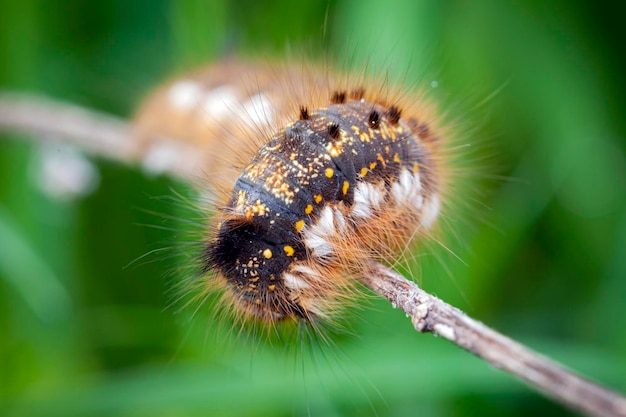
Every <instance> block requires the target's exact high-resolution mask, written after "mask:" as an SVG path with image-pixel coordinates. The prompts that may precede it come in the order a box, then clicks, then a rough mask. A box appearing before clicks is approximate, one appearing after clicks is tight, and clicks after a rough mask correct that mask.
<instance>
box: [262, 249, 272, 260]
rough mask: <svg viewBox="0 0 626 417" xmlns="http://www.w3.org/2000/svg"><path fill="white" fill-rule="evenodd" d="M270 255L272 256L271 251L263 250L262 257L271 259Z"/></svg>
mask: <svg viewBox="0 0 626 417" xmlns="http://www.w3.org/2000/svg"><path fill="white" fill-rule="evenodd" d="M272 255H273V254H272V251H271V250H269V249H265V250H264V251H263V256H264V257H265V258H266V259H271V258H272Z"/></svg>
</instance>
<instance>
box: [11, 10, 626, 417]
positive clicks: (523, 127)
mask: <svg viewBox="0 0 626 417" xmlns="http://www.w3.org/2000/svg"><path fill="white" fill-rule="evenodd" d="M620 15H621V16H623V13H620V12H619V11H617V10H613V9H611V8H605V7H598V6H596V5H595V3H592V2H584V1H578V2H566V1H556V2H545V3H543V2H530V1H526V2H505V1H500V0H485V1H481V2H464V1H447V2H443V1H402V0H393V1H391V2H387V3H383V2H372V1H356V0H343V1H342V0H330V1H327V2H300V3H296V2H288V1H277V2H266V3H263V2H251V1H250V2H247V1H244V0H234V1H231V2H227V1H218V0H214V1H200V0H183V1H172V2H166V1H164V0H160V1H135V2H126V1H121V0H108V1H90V2H81V1H72V0H57V1H55V2H47V1H43V0H24V1H20V2H8V1H6V2H3V3H2V5H1V6H0V62H2V65H0V85H1V86H2V88H3V89H15V90H20V91H31V92H35V93H37V94H41V95H47V96H53V97H58V98H61V99H64V100H68V101H73V102H76V103H79V104H83V105H85V106H89V107H93V108H97V109H101V110H105V111H109V112H113V113H115V114H119V115H122V116H125V117H126V116H130V115H131V114H132V109H133V108H135V106H136V105H137V103H138V102H139V101H140V100H141V98H142V97H143V96H144V94H145V93H146V92H147V91H149V88H150V87H151V86H153V85H155V84H156V83H157V82H159V81H160V80H162V79H163V78H164V77H167V76H169V75H171V74H173V73H175V72H176V71H180V70H181V69H185V68H189V67H190V66H192V65H194V64H198V63H201V62H205V61H209V60H215V59H219V57H222V56H225V55H227V54H229V53H231V52H233V51H235V52H245V53H248V54H255V55H260V56H262V57H263V56H291V57H293V56H300V52H301V51H304V55H308V56H321V57H324V56H326V57H331V59H330V60H331V61H333V60H336V61H338V62H339V63H340V64H342V63H347V64H348V65H351V66H353V67H356V68H358V67H359V65H363V63H364V62H367V64H368V65H370V66H371V67H372V68H380V69H381V70H382V71H385V73H389V75H390V77H392V78H400V79H405V80H406V81H408V82H413V81H416V82H418V83H422V84H425V85H434V84H431V81H433V80H436V81H437V83H438V86H437V88H433V90H435V91H433V93H434V95H435V96H437V97H438V98H439V100H440V102H442V103H443V104H444V106H443V107H444V108H445V109H446V110H448V111H449V112H450V113H451V117H450V119H451V120H454V121H456V123H457V124H458V129H457V130H459V131H462V132H466V133H465V135H464V136H463V140H464V141H465V142H471V143H478V144H479V146H478V150H474V151H472V152H471V158H472V159H473V161H474V162H473V163H471V164H470V165H472V164H473V165H477V164H478V165H480V164H486V165H488V169H486V170H485V172H488V173H489V174H490V175H488V176H487V175H486V176H482V177H480V178H478V180H475V181H473V182H474V185H472V186H471V187H473V188H474V189H477V190H479V191H480V192H479V193H473V194H471V195H473V196H474V197H471V198H473V199H476V200H477V202H475V201H471V202H469V203H468V204H460V205H459V206H458V209H457V210H456V211H454V212H452V213H451V214H449V216H448V219H444V221H447V222H448V223H449V224H450V226H451V228H450V229H451V233H449V234H450V236H449V237H447V238H445V239H444V240H445V242H446V245H447V246H449V247H450V250H451V251H452V252H454V253H455V254H456V255H458V258H457V257H456V256H450V255H447V252H446V251H445V250H442V249H441V248H439V249H437V248H435V249H434V251H435V253H436V255H435V256H420V257H419V258H418V262H419V266H418V267H414V268H415V269H420V274H419V279H420V281H421V283H422V285H423V287H425V288H426V289H427V290H429V291H431V292H433V293H435V294H437V295H438V296H439V297H441V298H443V299H444V300H446V301H449V302H451V303H452V304H454V305H456V306H458V307H460V308H462V309H463V310H465V311H467V312H468V313H469V314H470V315H471V316H474V317H475V318H478V319H480V320H482V321H484V322H485V323H487V324H489V325H491V326H493V327H495V328H497V329H499V330H500V331H502V332H503V333H505V334H508V335H511V336H513V337H515V338H517V339H518V340H520V341H522V342H524V343H527V344H529V345H530V346H532V347H534V348H536V349H538V350H540V351H542V352H545V353H546V354H548V355H550V356H552V357H554V358H556V359H557V360H559V361H561V362H563V363H565V364H567V365H568V366H570V367H571V368H574V369H578V370H580V371H581V372H582V373H584V374H586V375H589V376H590V377H592V378H595V379H598V380H600V381H602V382H604V383H606V384H608V385H611V386H614V387H616V388H617V389H621V390H622V391H626V378H625V377H624V375H626V356H625V354H624V352H626V326H624V325H623V323H622V320H621V318H622V317H623V316H622V315H623V314H626V310H625V307H624V296H626V256H624V255H625V254H626V198H625V196H626V193H625V191H626V158H625V148H626V143H625V141H624V137H626V124H625V120H626V118H625V117H624V114H625V113H624V111H625V110H626V108H625V104H624V102H623V97H624V77H623V74H624V73H626V68H625V61H624V60H623V46H622V45H623V41H624V36H623V29H622V28H623V25H622V24H621V21H619V20H617V19H618V16H620ZM390 62H392V63H393V65H389V63H390ZM5 139H8V138H3V140H2V141H1V142H0V335H2V336H0V414H2V415H6V416H26V415H33V416H35V415H36V416H53V415H58V416H178V415H181V416H193V415H202V416H205V415H211V416H220V415H224V416H227V415H241V416H244V415H249V416H253V415H254V416H264V415H267V416H270V415H272V416H274V415H282V416H292V415H308V414H310V415H336V416H339V415H377V416H400V415H408V416H414V415H422V416H428V415H433V416H435V415H457V416H462V415H503V414H507V415H520V416H521V415H528V414H531V413H533V414H536V415H539V414H548V413H549V414H550V415H568V413H567V412H566V411H564V410H562V409H561V408H560V407H559V406H556V405H554V404H552V403H550V402H549V401H548V400H545V399H543V398H542V397H540V396H539V395H537V394H535V393H534V392H532V391H531V390H529V389H527V388H526V387H525V386H523V385H522V384H521V383H519V382H517V381H515V380H513V379H512V378H511V377H509V376H507V375H504V374H502V373H501V372H498V371H496V370H494V369H491V368H489V367H488V366H487V365H486V364H484V363H482V362H481V361H479V360H477V359H475V358H474V357H472V356H471V355H469V354H466V353H465V352H462V351H460V350H459V349H458V348H456V347H454V346H452V345H450V344H449V343H447V342H445V341H443V340H438V339H435V338H433V337H430V336H428V335H419V334H415V332H414V331H412V328H411V326H410V323H409V322H408V320H406V319H405V318H404V317H403V315H402V314H400V313H399V312H398V311H395V310H393V309H392V308H391V307H390V306H388V305H386V304H385V303H383V302H380V301H376V302H373V303H372V304H371V306H370V308H367V309H365V310H363V311H359V312H358V314H355V318H354V321H353V323H352V331H353V333H354V336H344V337H340V338H338V340H337V341H336V345H332V346H323V345H322V346H307V345H305V346H304V347H302V348H300V347H292V348H291V349H287V350H285V348H282V347H280V346H265V345H264V344H259V343H253V342H251V341H248V340H246V338H233V337H232V332H231V331H230V329H228V328H227V326H225V325H221V326H220V325H218V324H216V321H217V319H216V318H215V317H212V316H211V311H210V310H209V309H200V310H199V311H198V312H195V311H194V310H193V309H182V310H179V308H178V306H173V307H172V306H171V298H172V295H171V294H172V291H171V290H172V288H173V287H175V285H176V281H177V280H179V279H180V277H179V275H180V274H171V275H167V274H165V272H167V271H171V270H172V268H174V269H175V268H176V265H177V262H178V261H180V259H173V260H172V259H165V258H166V257H164V256H159V255H158V254H157V255H153V256H147V257H146V258H142V259H141V260H140V261H138V262H137V263H135V264H134V265H131V266H130V267H128V268H125V265H127V264H128V263H129V262H131V261H133V260H134V259H136V258H139V257H141V256H142V255H143V254H146V253H148V252H150V251H153V250H158V249H159V248H162V247H165V246H168V245H172V244H176V243H177V242H178V241H179V240H180V239H182V238H181V236H180V233H178V232H176V231H175V230H171V229H172V228H174V229H175V228H176V225H175V224H172V222H171V221H170V220H169V219H168V216H174V217H176V216H181V213H180V212H179V211H178V209H177V208H176V207H174V206H175V205H173V204H169V203H168V202H167V201H168V199H167V198H161V197H164V196H169V195H172V192H171V188H173V189H175V190H180V191H181V192H183V193H184V192H185V191H184V187H183V186H182V185H181V184H176V183H172V182H171V181H169V180H166V179H164V178H156V179H154V178H148V177H146V176H144V175H143V174H142V173H141V172H140V171H139V170H137V169H134V168H133V167H124V166H119V165H116V164H112V163H109V162H103V161H98V169H99V171H100V184H99V187H98V188H97V189H96V190H95V192H94V193H93V194H91V195H89V196H87V197H85V198H82V199H75V200H69V201H68V200H60V199H54V198H51V197H49V196H47V195H46V194H44V193H42V192H41V191H40V189H39V188H38V187H37V185H36V183H35V181H34V180H33V178H34V176H33V171H34V170H35V168H36V165H37V164H36V160H35V155H36V154H37V150H36V148H35V147H34V146H32V145H25V144H23V143H22V142H19V143H18V142H17V141H16V142H11V141H9V140H5ZM483 161H485V162H483ZM469 182H470V183H471V182H472V181H469ZM464 187H465V183H463V184H462V185H460V186H459V188H464ZM461 195H462V196H464V195H465V194H461ZM468 198H469V197H468ZM468 207H474V209H473V210H471V211H469V212H468V213H469V214H466V215H463V212H464V211H466V210H469V209H468ZM151 212H157V213H164V214H166V216H163V217H160V216H155V215H153V214H150V213H151ZM457 214H459V215H461V217H462V218H464V219H465V220H464V221H458V222H454V221H452V219H454V218H456V217H457ZM145 224H148V225H154V226H157V227H145V226H142V225H145ZM157 253H160V252H158V251H157ZM459 258H460V259H459ZM144 261H145V262H144ZM183 262H184V260H183ZM168 306H169V307H168Z"/></svg>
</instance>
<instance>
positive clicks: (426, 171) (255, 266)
mask: <svg viewBox="0 0 626 417" xmlns="http://www.w3.org/2000/svg"><path fill="white" fill-rule="evenodd" d="M355 91H360V90H355ZM362 95H363V93H362V92H360V93H358V94H357V93H350V94H349V95H348V96H349V97H350V98H349V99H346V93H345V92H338V93H336V94H334V95H333V96H332V98H331V103H332V104H330V105H329V106H326V107H321V108H317V109H308V108H306V107H302V108H301V110H300V114H299V115H296V117H299V120H296V121H295V122H293V123H291V124H289V125H287V126H286V127H284V128H283V129H282V130H281V131H280V132H278V133H277V134H275V135H274V136H273V137H272V138H271V139H270V140H269V141H268V142H267V143H266V144H265V145H264V146H262V147H261V148H260V149H259V150H258V151H257V153H256V154H255V155H254V156H253V157H252V159H251V160H250V162H249V164H248V165H247V166H246V167H245V168H244V170H243V172H242V173H241V175H240V177H239V178H238V180H237V182H236V184H235V186H234V189H233V192H232V196H231V200H230V201H229V203H228V205H227V207H226V208H225V209H224V213H223V219H222V221H221V224H220V226H219V230H218V232H217V233H216V235H215V236H214V238H212V239H211V241H210V242H209V243H208V246H207V263H208V264H210V265H211V266H212V267H214V268H217V270H218V271H219V273H220V274H221V275H222V276H223V277H224V278H225V279H226V280H227V282H228V285H229V286H230V287H231V288H232V290H233V292H234V294H235V297H238V300H239V302H244V303H248V304H249V305H250V306H251V308H250V309H249V310H252V311H255V310H254V306H259V308H258V312H256V313H254V314H256V315H257V317H258V318H272V319H282V318H285V317H287V316H292V317H294V316H295V317H305V318H308V319H312V318H314V317H315V311H307V308H306V306H305V305H304V304H303V302H302V297H300V296H299V295H298V294H297V292H294V290H293V287H290V288H287V286H286V284H285V282H284V279H283V278H284V274H285V273H286V271H288V270H289V268H290V266H291V265H292V264H294V263H295V262H298V261H303V260H306V259H308V258H309V257H310V256H311V252H310V250H309V249H308V248H307V245H306V244H305V240H304V239H303V234H304V233H305V232H306V230H307V228H310V227H312V226H313V225H315V224H316V222H317V221H318V220H319V218H320V214H321V213H322V211H323V210H324V208H325V207H327V206H329V205H330V206H331V207H339V206H341V207H342V208H344V209H345V210H346V212H347V213H348V217H349V212H350V207H351V206H352V205H353V204H354V198H355V190H356V189H357V187H358V185H359V184H360V183H362V182H369V183H372V184H380V183H381V181H384V183H385V184H386V185H388V186H390V184H392V183H394V181H396V180H397V179H398V177H399V176H400V173H401V171H402V170H403V169H406V170H409V171H410V172H412V173H417V172H418V170H419V175H420V176H421V177H422V178H423V179H422V182H423V184H431V185H432V186H433V187H434V186H435V184H436V178H435V177H434V171H433V168H432V166H433V161H432V158H431V156H430V155H429V153H428V152H427V150H426V148H425V147H424V146H423V144H422V143H421V140H420V138H419V135H418V134H417V132H415V131H413V130H412V129H411V127H410V126H409V124H408V123H407V122H405V121H404V120H403V119H402V118H401V110H400V109H398V108H397V107H395V106H390V107H384V106H382V105H380V104H376V103H372V102H368V101H366V100H365V99H362V98H360V97H361V96H362ZM355 97H357V98H356V99H354V98H355ZM348 220H350V225H351V226H350V227H353V228H354V229H355V230H356V228H358V226H359V225H358V221H359V220H357V219H350V218H348ZM261 306H262V307H261Z"/></svg>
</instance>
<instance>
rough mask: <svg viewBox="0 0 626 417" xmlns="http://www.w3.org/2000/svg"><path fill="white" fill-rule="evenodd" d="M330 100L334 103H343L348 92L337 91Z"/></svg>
mask: <svg viewBox="0 0 626 417" xmlns="http://www.w3.org/2000/svg"><path fill="white" fill-rule="evenodd" d="M330 101H331V102H332V103H333V104H342V103H345V102H346V92H345V91H335V92H334V93H333V96H332V97H331V98H330Z"/></svg>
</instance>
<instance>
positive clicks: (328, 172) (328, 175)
mask: <svg viewBox="0 0 626 417" xmlns="http://www.w3.org/2000/svg"><path fill="white" fill-rule="evenodd" d="M324 174H325V175H326V178H332V177H333V175H335V171H334V170H333V169H332V168H330V167H329V168H326V170H325V171H324Z"/></svg>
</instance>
